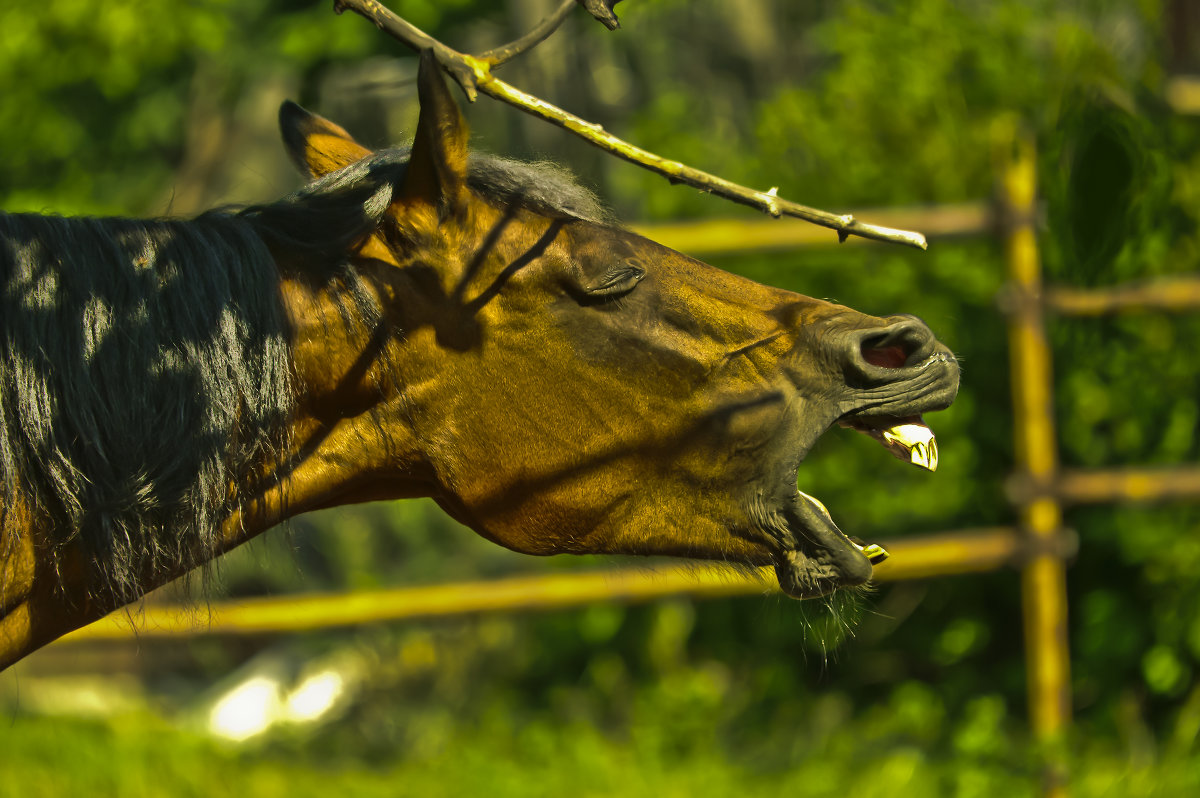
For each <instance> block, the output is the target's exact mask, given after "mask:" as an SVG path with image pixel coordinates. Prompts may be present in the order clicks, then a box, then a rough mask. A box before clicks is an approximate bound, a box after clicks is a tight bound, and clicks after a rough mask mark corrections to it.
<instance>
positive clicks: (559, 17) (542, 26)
mask: <svg viewBox="0 0 1200 798" xmlns="http://www.w3.org/2000/svg"><path fill="white" fill-rule="evenodd" d="M575 2H576V0H563V2H562V3H560V4H559V6H558V8H557V9H556V10H555V11H554V13H553V14H551V15H550V16H548V17H546V18H545V19H543V20H542V21H541V22H539V23H538V25H537V27H536V28H534V29H533V30H531V31H529V33H526V34H525V35H524V36H522V37H521V38H519V39H517V40H516V41H513V42H509V43H508V44H506V45H504V46H503V47H496V48H493V49H491V50H488V51H487V52H486V53H483V54H482V55H480V56H479V60H480V61H487V62H488V63H489V64H491V65H492V66H493V67H498V66H500V65H501V64H503V63H504V62H505V61H511V60H512V59H513V58H516V57H517V56H518V55H520V54H521V53H523V52H525V51H526V50H532V49H533V48H534V47H536V46H537V45H539V44H541V43H542V42H543V41H545V40H546V39H547V38H549V37H550V34H552V33H554V31H556V30H558V28H559V26H560V25H562V24H563V22H564V21H565V20H566V18H567V17H568V16H570V14H571V12H572V11H574V10H575Z"/></svg>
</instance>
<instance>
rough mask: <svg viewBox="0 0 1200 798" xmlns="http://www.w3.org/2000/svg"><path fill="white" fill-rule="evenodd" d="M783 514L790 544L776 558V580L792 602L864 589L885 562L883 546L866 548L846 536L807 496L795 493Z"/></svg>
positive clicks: (816, 501) (815, 501)
mask: <svg viewBox="0 0 1200 798" xmlns="http://www.w3.org/2000/svg"><path fill="white" fill-rule="evenodd" d="M783 515H784V518H785V519H786V523H787V527H788V531H789V535H788V538H789V539H790V541H791V542H790V544H789V545H785V546H783V547H782V548H781V549H780V550H779V552H778V553H777V554H776V555H775V576H776V578H778V580H779V587H780V589H781V590H783V592H784V593H786V594H787V595H789V596H791V597H792V598H797V599H806V598H816V597H819V596H824V595H827V594H829V593H832V592H834V591H835V590H838V589H840V588H844V587H854V586H855V585H861V584H865V583H866V582H869V581H870V580H871V576H872V574H873V572H874V568H873V566H874V565H875V564H877V563H879V562H882V561H883V560H884V559H886V558H887V552H886V551H884V549H883V548H882V547H881V546H878V545H874V544H872V545H867V546H864V545H862V544H860V543H858V542H857V541H855V540H853V539H852V538H850V537H848V536H847V535H846V534H844V533H843V532H842V531H841V530H840V529H838V527H837V524H835V523H834V522H833V518H832V517H831V516H830V515H829V511H828V510H827V509H825V505H824V504H822V503H821V502H820V501H819V500H818V499H816V498H815V497H813V496H810V495H809V494H807V493H805V492H804V491H800V490H797V491H796V494H795V496H794V497H793V499H792V502H791V506H790V507H789V508H788V509H787V510H786V511H785V512H784V513H783Z"/></svg>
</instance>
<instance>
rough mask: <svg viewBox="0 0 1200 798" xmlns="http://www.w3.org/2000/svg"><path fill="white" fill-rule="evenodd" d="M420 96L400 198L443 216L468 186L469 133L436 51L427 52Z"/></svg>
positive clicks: (419, 78)
mask: <svg viewBox="0 0 1200 798" xmlns="http://www.w3.org/2000/svg"><path fill="white" fill-rule="evenodd" d="M417 97H418V99H419V100H420V102H421V114H420V117H419V118H418V120H417V132H416V135H415V136H414V137H413V146H412V155H411V156H410V157H409V162H408V172H407V174H406V175H405V178H404V185H403V186H402V187H401V190H400V196H399V197H397V200H398V201H399V202H402V203H419V204H424V205H428V206H430V207H432V208H435V209H437V211H438V215H439V216H441V215H442V214H443V213H445V212H446V211H448V210H449V209H451V208H453V207H455V206H456V205H458V203H459V202H460V201H461V197H462V193H463V192H464V191H465V189H466V185H467V138H468V134H467V121H466V120H465V119H463V115H462V112H461V111H459V110H458V105H457V104H456V103H455V102H454V98H453V97H451V96H450V89H449V87H447V85H446V80H445V78H444V77H443V76H442V69H441V67H440V66H439V65H438V62H437V59H436V58H435V57H434V55H433V50H424V51H422V52H421V65H420V67H419V69H418V71H417Z"/></svg>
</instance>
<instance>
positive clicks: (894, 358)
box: [862, 344, 908, 369]
mask: <svg viewBox="0 0 1200 798" xmlns="http://www.w3.org/2000/svg"><path fill="white" fill-rule="evenodd" d="M862 356H863V360H865V361H867V362H868V363H870V364H871V365H872V366H879V367H881V368H885V369H898V368H903V367H904V364H905V363H906V362H908V353H907V352H905V351H904V348H903V347H900V346H881V347H867V345H866V344H864V345H863V347H862Z"/></svg>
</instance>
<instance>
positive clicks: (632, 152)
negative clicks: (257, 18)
mask: <svg viewBox="0 0 1200 798" xmlns="http://www.w3.org/2000/svg"><path fill="white" fill-rule="evenodd" d="M580 2H583V0H580ZM601 2H604V0H601ZM610 5H611V4H610ZM334 10H335V11H336V12H337V13H339V14H340V13H342V12H343V11H353V12H354V13H356V14H359V15H361V16H363V17H365V18H366V19H369V20H370V21H371V22H374V23H375V25H376V26H377V27H378V28H379V29H380V30H382V31H384V32H385V33H387V34H388V35H389V36H392V37H393V38H395V39H396V40H398V41H400V42H401V43H403V44H405V45H407V46H409V47H411V48H412V49H414V50H417V51H418V52H419V51H421V50H425V49H432V50H433V51H434V55H435V56H437V60H438V62H439V63H440V64H441V65H442V68H443V69H445V70H446V72H447V73H448V74H449V75H450V76H451V77H452V78H454V79H455V80H456V81H457V82H458V84H459V85H460V86H462V88H463V91H464V92H465V93H466V95H467V99H468V100H470V101H472V102H474V101H475V98H476V96H477V94H478V92H483V93H484V94H487V95H488V96H490V97H494V98H496V99H498V100H502V101H503V102H506V103H508V104H509V105H513V106H516V107H517V108H520V109H521V110H522V111H525V112H526V113H528V114H532V115H534V116H537V117H539V118H541V119H544V120H546V121H547V122H550V123H552V124H555V125H558V126H559V127H561V128H563V129H564V130H569V131H570V132H572V133H574V134H575V135H577V136H579V137H580V138H582V139H584V140H585V141H587V142H588V143H589V144H592V145H594V146H596V147H599V148H600V149H602V150H604V151H605V152H608V153H610V154H612V155H615V156H617V157H618V158H622V159H624V160H626V161H629V162H630V163H634V164H637V165H638V166H641V167H643V168H645V169H648V170H650V171H651V172H655V173H657V174H660V175H662V176H663V177H665V178H667V180H669V181H670V182H671V183H684V184H686V185H689V186H692V187H693V188H697V189H699V190H701V191H706V192H709V193H712V194H716V195H718V196H721V197H724V198H725V199H728V200H732V201H733V202H737V203H740V204H742V205H748V206H750V207H752V208H757V209H758V210H760V211H763V212H765V213H769V214H770V215H772V216H775V217H779V216H794V217H796V218H799V219H804V220H805V221H808V222H811V223H813V224H816V225H820V226H822V227H827V228H829V229H831V230H836V231H837V234H838V238H839V240H841V241H845V240H846V238H847V237H848V236H852V235H853V236H859V237H861V238H869V239H873V240H875V241H889V242H892V243H896V244H905V245H907V246H910V247H916V248H917V249H926V248H927V247H928V244H927V243H926V241H925V236H923V235H921V234H920V233H914V232H910V231H908V230H894V229H891V228H887V227H880V226H878V225H873V224H868V223H866V222H860V221H859V220H857V219H855V218H854V217H853V216H852V215H850V214H835V213H829V212H828V211H822V210H818V209H816V208H810V207H808V206H806V205H801V204H799V203H796V202H791V201H789V200H785V199H783V198H782V197H780V196H779V195H778V189H777V188H774V187H773V188H771V189H769V190H767V191H756V190H754V189H751V188H747V187H745V186H741V185H738V184H737V183H732V182H730V181H728V180H725V179H724V178H720V177H717V176H716V175H711V174H709V173H708V172H703V171H701V170H699V169H695V168H693V167H690V166H687V165H686V164H683V163H680V162H679V161H671V160H668V159H666V158H663V157H661V156H659V155H656V154H654V153H652V152H648V151H646V150H643V149H641V148H640V147H636V146H634V145H633V144H630V143H629V142H627V141H623V140H622V139H619V138H617V137H616V136H614V135H612V134H611V133H608V132H607V131H605V130H604V128H603V127H601V126H600V125H598V124H595V123H593V122H588V121H587V120H585V119H581V118H580V117H578V116H575V115H574V114H571V113H568V112H567V111H564V110H562V109H561V108H558V107H557V106H554V105H551V104H550V103H548V102H545V101H544V100H541V99H539V98H537V97H534V96H533V95H531V94H526V93H525V92H523V91H521V90H520V89H518V88H516V87H515V86H511V85H509V84H508V83H505V82H504V81H502V80H500V79H499V78H497V77H495V76H494V75H493V74H492V73H491V64H490V63H489V61H487V60H485V59H483V58H475V57H474V56H470V55H466V54H464V53H460V52H458V51H457V50H453V49H451V48H449V47H447V46H446V45H444V44H442V43H441V42H439V41H438V40H436V39H434V38H433V37H432V36H429V35H428V34H426V33H425V32H423V31H421V30H420V29H418V28H417V27H415V26H413V25H412V24H410V23H408V22H406V21H405V20H403V19H401V18H400V17H398V16H396V15H395V14H394V13H392V12H391V11H389V10H388V9H387V8H385V7H384V6H382V5H381V4H380V3H378V2H377V1H376V0H334ZM589 10H590V7H589ZM560 11H561V9H560ZM614 20H615V17H614ZM543 24H545V23H543ZM541 27H542V26H539V28H541ZM546 35H549V34H548V33H547V34H546ZM523 38H524V37H523ZM543 38H544V37H543ZM519 41H521V40H518V42H519ZM539 41H540V39H539ZM530 46H532V45H530ZM524 49H528V47H525V48H524Z"/></svg>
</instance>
